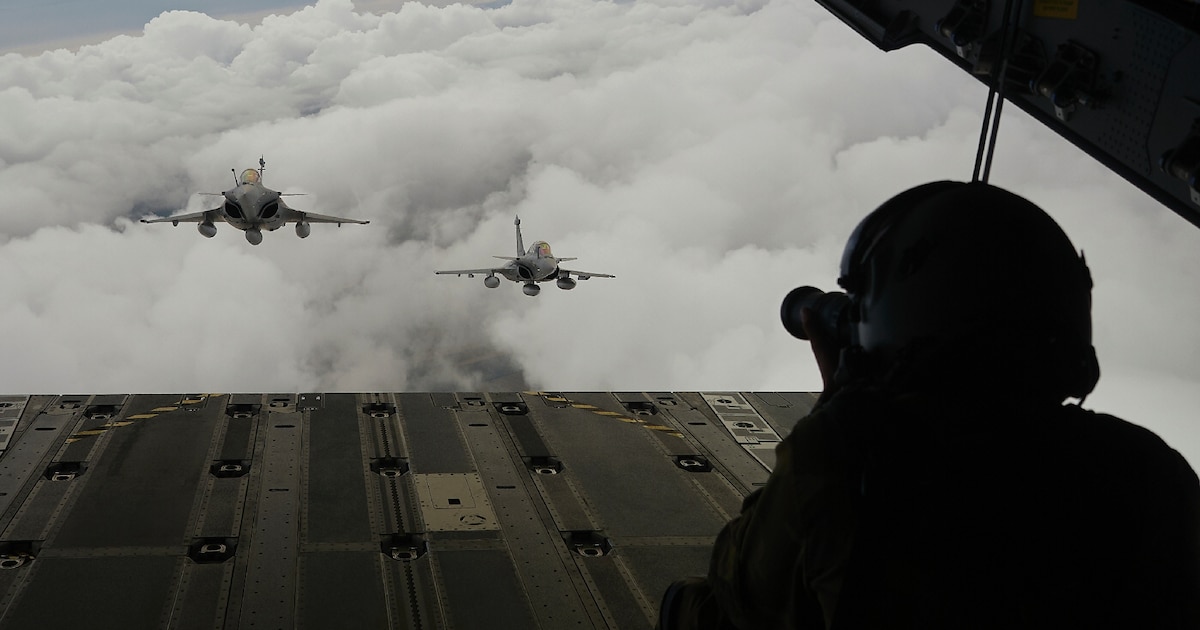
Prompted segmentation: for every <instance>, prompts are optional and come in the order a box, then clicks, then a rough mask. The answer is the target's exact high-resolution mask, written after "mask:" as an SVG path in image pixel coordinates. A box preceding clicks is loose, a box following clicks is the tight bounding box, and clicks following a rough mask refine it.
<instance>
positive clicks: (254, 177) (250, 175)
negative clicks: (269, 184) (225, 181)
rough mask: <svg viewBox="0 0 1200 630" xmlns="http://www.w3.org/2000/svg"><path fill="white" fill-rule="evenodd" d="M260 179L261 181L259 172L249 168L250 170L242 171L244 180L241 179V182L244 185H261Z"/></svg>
mask: <svg viewBox="0 0 1200 630" xmlns="http://www.w3.org/2000/svg"><path fill="white" fill-rule="evenodd" d="M259 179H260V176H259V174H258V171H256V170H254V169H252V168H248V169H246V170H244V171H242V178H241V180H239V182H240V183H242V184H257V183H259Z"/></svg>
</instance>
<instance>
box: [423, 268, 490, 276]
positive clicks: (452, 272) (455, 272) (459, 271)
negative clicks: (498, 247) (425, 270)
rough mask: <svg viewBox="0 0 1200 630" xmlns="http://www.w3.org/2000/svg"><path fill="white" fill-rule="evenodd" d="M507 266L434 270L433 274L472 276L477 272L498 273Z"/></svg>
mask: <svg viewBox="0 0 1200 630" xmlns="http://www.w3.org/2000/svg"><path fill="white" fill-rule="evenodd" d="M508 269H509V267H495V268H493V269H451V270H449V271H435V272H433V273H435V274H450V275H455V276H474V275H475V274H477V273H486V274H498V273H503V272H505V271H506V270H508Z"/></svg>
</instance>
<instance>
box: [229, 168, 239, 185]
mask: <svg viewBox="0 0 1200 630" xmlns="http://www.w3.org/2000/svg"><path fill="white" fill-rule="evenodd" d="M229 172H230V173H233V185H234V186H241V185H242V182H239V181H238V178H237V169H236V168H231V169H229Z"/></svg>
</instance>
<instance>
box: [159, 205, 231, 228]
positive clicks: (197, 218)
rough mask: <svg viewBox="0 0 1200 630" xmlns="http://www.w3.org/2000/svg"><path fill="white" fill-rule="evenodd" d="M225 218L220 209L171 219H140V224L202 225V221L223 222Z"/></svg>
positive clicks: (178, 215)
mask: <svg viewBox="0 0 1200 630" xmlns="http://www.w3.org/2000/svg"><path fill="white" fill-rule="evenodd" d="M224 220H225V217H224V216H223V215H222V214H221V209H220V208H215V209H213V210H204V211H201V212H193V213H191V214H177V215H175V216H173V217H162V218H160V219H142V223H167V222H170V223H171V224H172V225H179V224H180V223H202V222H204V221H210V222H211V221H224Z"/></svg>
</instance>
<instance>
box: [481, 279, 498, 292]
mask: <svg viewBox="0 0 1200 630" xmlns="http://www.w3.org/2000/svg"><path fill="white" fill-rule="evenodd" d="M483 286H485V287H487V288H489V289H495V288H496V287H498V286H500V278H497V277H496V276H488V277H486V278H484V279H483Z"/></svg>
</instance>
